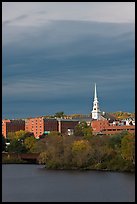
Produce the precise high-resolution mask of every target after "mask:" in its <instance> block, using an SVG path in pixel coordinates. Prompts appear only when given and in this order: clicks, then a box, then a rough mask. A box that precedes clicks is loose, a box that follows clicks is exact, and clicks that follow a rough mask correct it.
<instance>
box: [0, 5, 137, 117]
mask: <svg viewBox="0 0 137 204" xmlns="http://www.w3.org/2000/svg"><path fill="white" fill-rule="evenodd" d="M95 83H96V84H97V93H98V100H99V106H100V110H101V111H105V112H115V111H126V112H134V111H135V2H2V118H9V119H13V118H27V117H36V116H42V115H52V114H55V113H56V112H60V111H64V113H65V114H73V113H81V114H90V112H91V111H92V106H93V97H94V84H95Z"/></svg>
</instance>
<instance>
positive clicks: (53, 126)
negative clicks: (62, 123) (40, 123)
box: [44, 118, 58, 133]
mask: <svg viewBox="0 0 137 204" xmlns="http://www.w3.org/2000/svg"><path fill="white" fill-rule="evenodd" d="M50 131H58V121H57V120H56V119H54V118H53V119H52V118H50V119H47V118H45V119H44V133H46V132H50Z"/></svg>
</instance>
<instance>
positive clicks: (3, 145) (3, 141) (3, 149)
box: [2, 135, 6, 152]
mask: <svg viewBox="0 0 137 204" xmlns="http://www.w3.org/2000/svg"><path fill="white" fill-rule="evenodd" d="M5 149H6V139H5V137H4V136H3V135H2V152H3V151H5Z"/></svg>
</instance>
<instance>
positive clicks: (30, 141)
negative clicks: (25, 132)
mask: <svg viewBox="0 0 137 204" xmlns="http://www.w3.org/2000/svg"><path fill="white" fill-rule="evenodd" d="M35 143H36V138H34V136H30V137H27V138H25V140H24V145H25V147H26V149H27V150H28V151H29V152H33V151H34V147H35Z"/></svg>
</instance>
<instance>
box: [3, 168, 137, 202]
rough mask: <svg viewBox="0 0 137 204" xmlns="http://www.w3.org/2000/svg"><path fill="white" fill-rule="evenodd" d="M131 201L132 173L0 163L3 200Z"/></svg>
mask: <svg viewBox="0 0 137 204" xmlns="http://www.w3.org/2000/svg"><path fill="white" fill-rule="evenodd" d="M35 201H36V202H134V201H135V175H134V174H133V173H118V172H101V171H77V170H69V171H68V170H46V169H45V168H44V166H43V165H32V164H4V165H2V202H35Z"/></svg>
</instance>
